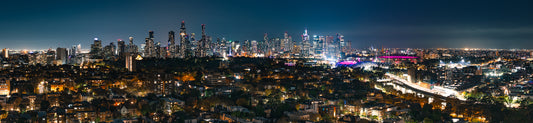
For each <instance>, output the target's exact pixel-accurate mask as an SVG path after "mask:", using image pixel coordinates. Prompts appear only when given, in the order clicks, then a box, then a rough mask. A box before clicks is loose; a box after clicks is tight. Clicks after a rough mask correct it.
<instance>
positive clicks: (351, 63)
mask: <svg viewBox="0 0 533 123" xmlns="http://www.w3.org/2000/svg"><path fill="white" fill-rule="evenodd" d="M339 64H341V65H354V64H357V62H356V61H341V62H339Z"/></svg>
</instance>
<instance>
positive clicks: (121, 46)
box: [115, 39, 126, 57]
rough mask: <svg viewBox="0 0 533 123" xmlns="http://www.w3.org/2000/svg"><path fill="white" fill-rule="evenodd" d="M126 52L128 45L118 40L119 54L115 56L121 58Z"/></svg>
mask: <svg viewBox="0 0 533 123" xmlns="http://www.w3.org/2000/svg"><path fill="white" fill-rule="evenodd" d="M125 52H126V43H125V42H124V41H123V40H122V39H118V40H117V52H116V53H115V54H118V55H119V56H120V57H122V56H123V55H124V53H125Z"/></svg>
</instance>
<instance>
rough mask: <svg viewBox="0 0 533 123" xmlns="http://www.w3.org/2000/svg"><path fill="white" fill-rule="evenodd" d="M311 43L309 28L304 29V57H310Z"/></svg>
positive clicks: (302, 53)
mask: <svg viewBox="0 0 533 123" xmlns="http://www.w3.org/2000/svg"><path fill="white" fill-rule="evenodd" d="M310 45H311V44H310V43H309V34H307V29H305V30H304V33H303V35H302V52H301V55H302V57H310V50H311V46H310Z"/></svg>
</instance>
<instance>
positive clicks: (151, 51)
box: [144, 31, 156, 57]
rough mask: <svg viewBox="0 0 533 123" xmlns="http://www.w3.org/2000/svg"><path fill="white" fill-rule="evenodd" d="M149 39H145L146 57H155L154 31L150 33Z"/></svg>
mask: <svg viewBox="0 0 533 123" xmlns="http://www.w3.org/2000/svg"><path fill="white" fill-rule="evenodd" d="M148 35H149V36H148V38H146V39H145V46H144V57H155V56H156V51H155V46H154V45H155V44H154V31H150V32H148Z"/></svg>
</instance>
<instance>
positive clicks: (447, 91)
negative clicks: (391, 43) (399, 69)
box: [385, 73, 466, 101]
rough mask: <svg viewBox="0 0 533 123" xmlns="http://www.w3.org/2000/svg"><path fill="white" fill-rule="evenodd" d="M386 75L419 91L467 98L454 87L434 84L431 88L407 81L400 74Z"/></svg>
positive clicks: (461, 98) (460, 98)
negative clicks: (449, 87) (448, 87)
mask: <svg viewBox="0 0 533 123" xmlns="http://www.w3.org/2000/svg"><path fill="white" fill-rule="evenodd" d="M385 75H386V76H388V77H389V78H391V79H394V80H397V81H398V82H401V83H402V84H404V85H407V86H409V87H411V88H414V89H416V90H417V91H423V92H426V93H432V94H436V95H441V96H443V97H449V96H455V97H456V98H457V99H459V100H463V101H465V100H466V99H465V98H464V97H463V96H462V95H461V94H460V93H459V92H457V91H456V90H453V89H447V88H443V87H440V86H433V89H429V88H425V87H422V86H420V85H418V84H415V83H412V82H409V81H407V80H405V79H402V78H400V77H398V76H396V75H394V74H390V73H386V74H385Z"/></svg>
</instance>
